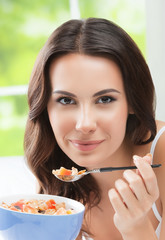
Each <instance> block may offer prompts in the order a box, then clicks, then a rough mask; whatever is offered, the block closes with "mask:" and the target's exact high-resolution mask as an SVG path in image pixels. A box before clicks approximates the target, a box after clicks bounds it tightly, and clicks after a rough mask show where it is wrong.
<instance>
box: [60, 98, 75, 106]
mask: <svg viewBox="0 0 165 240" xmlns="http://www.w3.org/2000/svg"><path fill="white" fill-rule="evenodd" d="M58 102H60V103H62V104H63V105H67V104H75V101H74V100H73V99H71V98H68V97H62V98H59V99H58Z"/></svg>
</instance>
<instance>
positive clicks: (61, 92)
mask: <svg viewBox="0 0 165 240" xmlns="http://www.w3.org/2000/svg"><path fill="white" fill-rule="evenodd" d="M111 92H115V93H120V92H119V91H118V90H116V89H114V88H108V89H104V90H101V91H99V92H97V93H95V94H94V95H93V97H97V96H100V95H103V94H105V93H111ZM53 93H57V94H64V95H67V96H69V97H76V95H75V94H73V93H71V92H67V91H63V90H55V91H53Z"/></svg>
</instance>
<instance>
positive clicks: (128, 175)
mask: <svg viewBox="0 0 165 240" xmlns="http://www.w3.org/2000/svg"><path fill="white" fill-rule="evenodd" d="M123 176H124V178H125V179H126V180H127V181H128V183H129V186H130V188H131V189H132V191H133V193H134V194H135V196H136V198H137V200H138V201H139V203H140V206H141V207H142V208H143V209H144V210H145V211H148V210H149V209H150V208H151V206H152V203H153V201H152V198H151V196H150V195H149V194H148V192H147V189H146V187H145V185H144V182H143V180H142V178H141V177H140V176H139V175H137V174H136V173H135V172H133V171H131V170H126V171H124V173H123Z"/></svg>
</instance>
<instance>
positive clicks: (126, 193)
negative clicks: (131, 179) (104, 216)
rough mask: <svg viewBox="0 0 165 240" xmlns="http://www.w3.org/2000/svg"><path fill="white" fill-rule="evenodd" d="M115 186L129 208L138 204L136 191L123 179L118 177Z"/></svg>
mask: <svg viewBox="0 0 165 240" xmlns="http://www.w3.org/2000/svg"><path fill="white" fill-rule="evenodd" d="M115 187H116V189H117V191H118V193H119V194H120V196H121V198H122V199H123V201H124V203H125V204H126V206H127V207H128V209H129V210H130V209H132V210H133V209H134V208H135V207H136V206H137V204H138V201H137V198H136V196H135V194H134V192H133V191H132V190H131V189H130V187H129V185H128V183H126V182H125V181H123V180H121V179H118V180H117V181H116V182H115Z"/></svg>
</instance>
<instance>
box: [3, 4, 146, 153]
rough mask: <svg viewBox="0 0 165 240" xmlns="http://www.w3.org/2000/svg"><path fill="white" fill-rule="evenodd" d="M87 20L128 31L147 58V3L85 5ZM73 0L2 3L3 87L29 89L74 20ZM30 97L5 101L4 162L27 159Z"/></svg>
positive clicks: (82, 14)
mask: <svg viewBox="0 0 165 240" xmlns="http://www.w3.org/2000/svg"><path fill="white" fill-rule="evenodd" d="M79 7H80V13H81V18H87V17H101V18H107V19H109V20H112V21H114V22H115V23H117V24H118V25H120V26H121V27H123V28H124V29H125V30H126V31H127V32H128V33H129V34H130V35H131V36H132V38H133V39H134V40H135V42H136V43H137V44H138V46H139V47H140V49H141V51H142V52H143V54H144V56H145V49H146V45H145V43H146V41H145V39H146V35H145V8H144V0H134V1H132V0H97V1H96V0H79ZM70 18H71V15H70V5H69V0H34V1H29V0H0V87H4V86H13V85H24V84H28V81H29V78H30V74H31V70H32V67H33V64H34V62H35V59H36V56H37V54H38V52H39V50H40V49H41V47H42V46H43V44H44V43H45V41H46V40H47V38H48V36H49V35H50V34H51V32H52V31H53V30H54V29H55V28H56V27H58V26H59V25H60V24H61V23H63V22H65V21H67V20H69V19H70ZM27 114H28V106H27V99H26V96H25V95H23V96H9V97H2V96H0V156H12V155H13V156H14V155H23V136H24V129H25V124H26V118H27Z"/></svg>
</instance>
